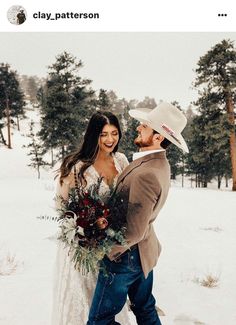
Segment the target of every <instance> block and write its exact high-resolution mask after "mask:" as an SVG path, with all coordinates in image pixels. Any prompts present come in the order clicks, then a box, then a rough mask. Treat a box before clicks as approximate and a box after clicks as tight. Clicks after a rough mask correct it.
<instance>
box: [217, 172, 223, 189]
mask: <svg viewBox="0 0 236 325" xmlns="http://www.w3.org/2000/svg"><path fill="white" fill-rule="evenodd" d="M221 179H222V177H221V176H220V175H218V176H217V187H218V190H219V189H220V186H221Z"/></svg>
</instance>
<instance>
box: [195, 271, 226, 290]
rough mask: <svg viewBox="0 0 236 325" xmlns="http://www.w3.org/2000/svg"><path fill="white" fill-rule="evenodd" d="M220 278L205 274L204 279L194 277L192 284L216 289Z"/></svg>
mask: <svg viewBox="0 0 236 325" xmlns="http://www.w3.org/2000/svg"><path fill="white" fill-rule="evenodd" d="M219 281H220V277H219V276H218V275H213V274H206V275H205V276H204V277H202V278H199V277H194V279H193V282H195V283H197V284H200V285H201V286H202V287H206V288H216V287H218V286H219Z"/></svg>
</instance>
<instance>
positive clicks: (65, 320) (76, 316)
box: [51, 152, 130, 325]
mask: <svg viewBox="0 0 236 325" xmlns="http://www.w3.org/2000/svg"><path fill="white" fill-rule="evenodd" d="M113 159H114V164H115V167H116V169H117V172H118V174H117V176H116V178H115V179H114V183H116V182H117V179H118V176H119V174H120V173H121V172H122V170H123V169H124V168H125V167H126V166H127V165H128V160H127V158H126V157H125V155H123V154H122V153H118V152H117V153H115V154H113ZM81 165H82V163H81V162H79V163H77V164H76V169H77V171H78V170H79V168H80V167H81ZM85 177H86V181H87V187H89V186H91V184H94V183H97V180H98V178H99V174H98V172H97V171H96V169H95V168H94V167H93V166H90V167H89V168H88V169H87V170H86V171H85ZM73 182H74V174H73V172H71V174H70V175H68V177H66V178H65V179H64V182H63V185H62V186H60V185H58V186H57V194H58V195H61V196H62V197H63V198H67V194H68V191H69V189H70V188H71V187H73V185H72V184H73ZM108 192H109V186H108V185H107V184H106V183H105V181H102V183H101V187H100V194H101V195H104V194H106V193H108ZM96 281H97V277H96V275H93V274H88V275H87V276H84V275H82V274H81V273H80V272H79V271H76V270H75V269H74V266H73V262H71V256H70V255H69V252H68V248H65V247H64V244H63V243H61V242H59V241H58V248H57V256H56V262H55V271H54V288H53V308H52V323H51V324H52V325H86V322H87V320H88V314H89V308H90V304H91V302H92V298H93V292H94V289H95V286H96ZM128 313H129V311H128V307H127V304H126V305H125V306H124V308H123V310H122V311H121V312H120V314H119V315H118V316H117V317H116V319H117V321H118V322H120V323H121V324H122V325H130V321H129V315H128Z"/></svg>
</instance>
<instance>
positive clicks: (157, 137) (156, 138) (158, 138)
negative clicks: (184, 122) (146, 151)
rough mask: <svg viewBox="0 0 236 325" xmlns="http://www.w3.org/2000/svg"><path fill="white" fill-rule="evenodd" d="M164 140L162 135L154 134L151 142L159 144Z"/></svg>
mask: <svg viewBox="0 0 236 325" xmlns="http://www.w3.org/2000/svg"><path fill="white" fill-rule="evenodd" d="M164 139H165V137H163V135H161V134H159V133H155V134H154V135H153V142H159V143H161V142H162V141H163V140H164Z"/></svg>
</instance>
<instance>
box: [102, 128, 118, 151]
mask: <svg viewBox="0 0 236 325" xmlns="http://www.w3.org/2000/svg"><path fill="white" fill-rule="evenodd" d="M118 141H119V132H118V129H117V127H115V126H114V125H111V124H106V125H105V126H104V127H103V129H102V132H101V133H100V136H99V140H98V145H99V149H100V150H101V151H103V152H105V153H111V152H112V151H113V150H114V148H115V146H116V145H117V143H118Z"/></svg>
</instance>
